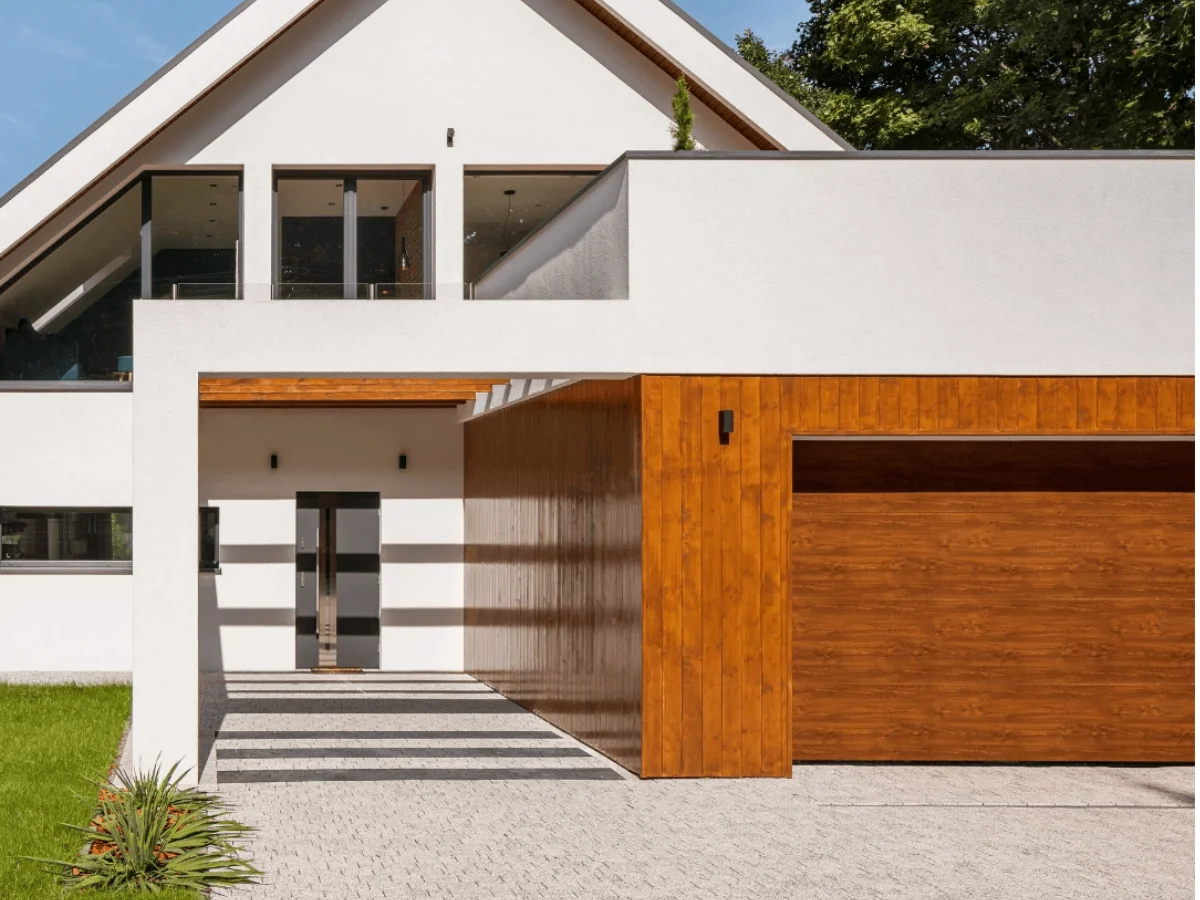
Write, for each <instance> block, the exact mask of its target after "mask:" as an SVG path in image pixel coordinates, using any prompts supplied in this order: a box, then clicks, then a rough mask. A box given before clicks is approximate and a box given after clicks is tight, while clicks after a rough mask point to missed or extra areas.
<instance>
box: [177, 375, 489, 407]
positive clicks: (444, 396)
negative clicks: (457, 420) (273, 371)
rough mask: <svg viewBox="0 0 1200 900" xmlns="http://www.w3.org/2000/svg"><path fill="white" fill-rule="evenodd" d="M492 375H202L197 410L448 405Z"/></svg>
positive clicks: (470, 397) (468, 397)
mask: <svg viewBox="0 0 1200 900" xmlns="http://www.w3.org/2000/svg"><path fill="white" fill-rule="evenodd" d="M496 383H497V380H496V379H494V378H201V379H200V408H201V409H236V408H243V407H250V408H255V409H262V408H268V407H276V408H285V409H295V408H313V409H318V408H324V409H328V408H334V407H347V408H358V409H362V408H381V409H398V408H420V407H426V408H428V407H432V408H447V407H454V406H458V405H459V404H462V403H470V402H473V401H474V400H475V394H476V393H478V392H480V391H490V390H491V389H492V386H493V385H494V384H496Z"/></svg>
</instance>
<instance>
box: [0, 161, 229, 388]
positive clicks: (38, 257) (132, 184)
mask: <svg viewBox="0 0 1200 900" xmlns="http://www.w3.org/2000/svg"><path fill="white" fill-rule="evenodd" d="M171 175H183V176H198V177H203V176H223V177H226V178H228V177H230V176H231V175H236V176H237V179H238V238H237V247H238V250H237V274H236V276H235V277H236V278H237V286H236V291H235V295H234V296H235V297H237V298H238V299H241V298H242V297H243V296H244V289H245V281H244V265H245V262H244V261H245V257H246V254H245V252H244V246H245V239H246V190H245V188H246V175H245V169H244V168H243V167H241V166H225V167H213V166H197V167H195V168H190V167H187V166H183V167H179V166H173V167H170V168H165V169H143V170H141V171H140V172H138V173H137V174H136V175H134V176H133V177H131V178H130V179H129V180H128V181H126V182H124V183H123V184H121V185H119V186H117V187H116V188H114V189H113V191H112V193H110V194H109V195H108V196H107V197H106V198H105V199H104V200H103V201H101V202H100V204H99V205H98V206H97V207H96V208H95V209H93V210H92V211H91V212H89V213H87V214H86V215H84V216H83V217H82V218H80V219H79V221H77V222H75V223H74V224H73V225H71V227H69V228H68V229H67V230H66V231H64V232H63V233H62V234H61V235H60V236H59V237H57V238H55V239H54V240H53V241H51V242H50V244H49V245H47V246H46V247H45V248H43V249H42V250H40V251H39V252H38V253H37V254H35V255H34V256H33V257H32V258H31V259H30V260H29V261H28V262H27V263H25V264H24V265H22V266H20V267H19V268H17V269H15V270H14V271H13V272H12V274H11V275H9V276H8V277H7V278H5V279H3V280H2V281H0V294H2V293H4V291H5V290H7V289H8V288H10V287H11V286H12V285H14V284H16V283H17V282H18V281H20V280H21V279H22V278H24V277H25V276H26V275H27V274H29V272H31V271H32V270H33V269H35V268H37V267H38V266H39V265H41V264H42V263H43V262H45V261H46V260H47V259H48V258H49V257H50V256H51V255H52V254H54V253H56V252H57V251H58V250H60V249H61V248H62V247H63V246H64V245H65V244H66V243H67V241H69V240H71V238H73V237H75V236H76V235H77V234H79V233H80V232H81V231H83V230H84V229H85V228H87V227H88V226H89V225H90V224H92V222H94V221H96V219H98V218H99V217H100V216H101V215H103V214H104V213H105V212H107V211H108V210H109V209H110V208H111V207H112V206H113V205H114V204H116V203H117V202H118V201H120V200H121V199H123V198H124V197H125V195H126V194H128V193H129V192H130V191H132V190H135V189H137V190H140V191H141V206H142V222H141V231H140V234H139V236H138V238H139V246H140V249H141V254H140V260H139V265H140V274H141V289H140V290H139V291H138V293H139V294H140V295H141V299H152V295H153V293H154V291H153V275H154V273H153V271H152V262H151V259H150V255H151V252H152V247H153V215H152V211H153V198H152V195H151V191H152V187H151V184H152V181H153V179H154V178H155V177H163V176H171ZM0 385H3V388H4V390H6V391H8V390H18V391H19V390H48V389H59V388H62V389H64V390H85V391H87V390H113V391H127V390H131V389H132V385H130V384H129V383H128V382H121V381H108V380H104V379H94V378H93V379H81V380H79V381H33V380H31V381H20V380H17V381H13V380H2V379H0ZM109 385H114V386H113V387H108V386H109ZM115 385H119V387H117V386H115Z"/></svg>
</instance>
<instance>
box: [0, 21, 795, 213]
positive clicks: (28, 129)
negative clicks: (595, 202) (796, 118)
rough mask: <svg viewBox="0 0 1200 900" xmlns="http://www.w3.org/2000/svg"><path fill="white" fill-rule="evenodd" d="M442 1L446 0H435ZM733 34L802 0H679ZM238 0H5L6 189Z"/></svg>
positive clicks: (767, 33) (1, 96)
mask: <svg viewBox="0 0 1200 900" xmlns="http://www.w3.org/2000/svg"><path fill="white" fill-rule="evenodd" d="M432 2H439V0H432ZM678 2H679V3H680V5H681V6H682V7H683V8H684V9H686V10H687V11H688V12H689V13H691V14H692V15H693V16H695V17H696V18H697V19H699V20H700V21H701V22H703V23H704V24H705V25H706V26H707V27H708V28H709V29H710V30H712V31H713V32H715V33H716V34H717V36H719V37H720V38H721V39H723V40H724V41H726V42H727V43H730V44H732V43H733V37H734V35H736V34H738V33H739V32H741V31H742V30H744V29H745V28H747V27H750V28H753V29H754V30H755V31H756V32H758V33H759V34H760V35H762V36H763V37H764V38H765V39H766V41H767V43H768V44H769V45H771V46H776V47H783V46H787V45H788V44H790V43H791V42H792V36H793V34H794V32H795V29H796V24H797V23H798V22H799V21H800V19H801V18H804V17H806V16H807V13H808V9H807V6H806V5H805V3H804V2H803V0H678ZM237 3H238V0H184V2H181V0H0V193H3V192H4V191H7V190H8V189H9V188H10V187H12V186H13V185H14V184H16V183H17V182H18V181H20V180H21V179H22V178H24V177H25V175H27V174H28V173H29V172H31V171H33V170H34V169H35V168H37V167H38V166H39V165H41V163H42V162H43V161H44V160H45V159H46V158H48V157H49V156H51V155H52V154H53V153H54V152H55V151H57V150H58V149H59V148H60V147H62V146H63V144H65V143H67V142H68V141H69V140H71V138H73V137H74V136H75V135H76V134H78V133H79V132H80V131H82V130H83V129H84V128H86V127H87V126H88V125H89V124H91V123H92V122H93V121H94V120H95V119H96V118H98V117H99V116H100V115H101V114H103V113H104V111H105V110H107V109H108V108H109V107H110V106H112V105H113V104H114V103H116V102H117V101H118V100H120V99H121V98H122V97H124V96H125V95H126V94H127V93H129V92H130V91H131V90H133V89H134V88H135V87H137V86H138V85H139V84H141V82H142V81H143V80H145V79H146V78H147V77H149V76H150V75H151V74H153V73H154V71H155V70H156V69H158V68H159V66H161V65H162V64H163V63H165V62H166V61H167V60H169V59H170V58H171V57H172V56H174V55H175V54H176V53H178V52H179V51H180V50H182V49H183V48H184V47H186V46H187V45H188V44H189V43H191V42H192V41H193V40H195V39H196V38H197V37H198V36H199V35H201V34H203V33H204V32H205V31H206V30H207V29H208V28H209V27H211V26H212V25H213V23H215V22H216V21H217V20H219V19H220V18H221V16H223V15H225V13H227V12H228V11H229V10H231V9H232V8H233V7H234V6H236V5H237Z"/></svg>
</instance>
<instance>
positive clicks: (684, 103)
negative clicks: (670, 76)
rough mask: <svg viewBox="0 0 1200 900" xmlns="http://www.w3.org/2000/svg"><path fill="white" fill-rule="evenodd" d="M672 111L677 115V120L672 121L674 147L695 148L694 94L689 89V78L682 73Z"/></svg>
mask: <svg viewBox="0 0 1200 900" xmlns="http://www.w3.org/2000/svg"><path fill="white" fill-rule="evenodd" d="M671 111H672V112H673V113H674V116H675V121H674V122H672V123H671V139H672V141H673V142H674V146H673V147H672V149H673V150H675V151H680V150H695V149H696V139H695V138H694V137H692V127H693V126H694V125H695V124H696V113H695V112H694V111H693V110H692V95H691V93H690V92H689V91H688V84H687V79H686V78H684V77H683V76H682V75H680V76H679V80H678V81H677V82H675V96H674V97H672V98H671Z"/></svg>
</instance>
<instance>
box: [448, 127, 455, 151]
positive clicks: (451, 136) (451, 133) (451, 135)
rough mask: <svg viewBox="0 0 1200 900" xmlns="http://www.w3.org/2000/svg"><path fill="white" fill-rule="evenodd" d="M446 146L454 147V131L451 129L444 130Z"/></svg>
mask: <svg viewBox="0 0 1200 900" xmlns="http://www.w3.org/2000/svg"><path fill="white" fill-rule="evenodd" d="M446 146H447V147H453V146H454V129H453V128H447V129H446Z"/></svg>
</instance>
